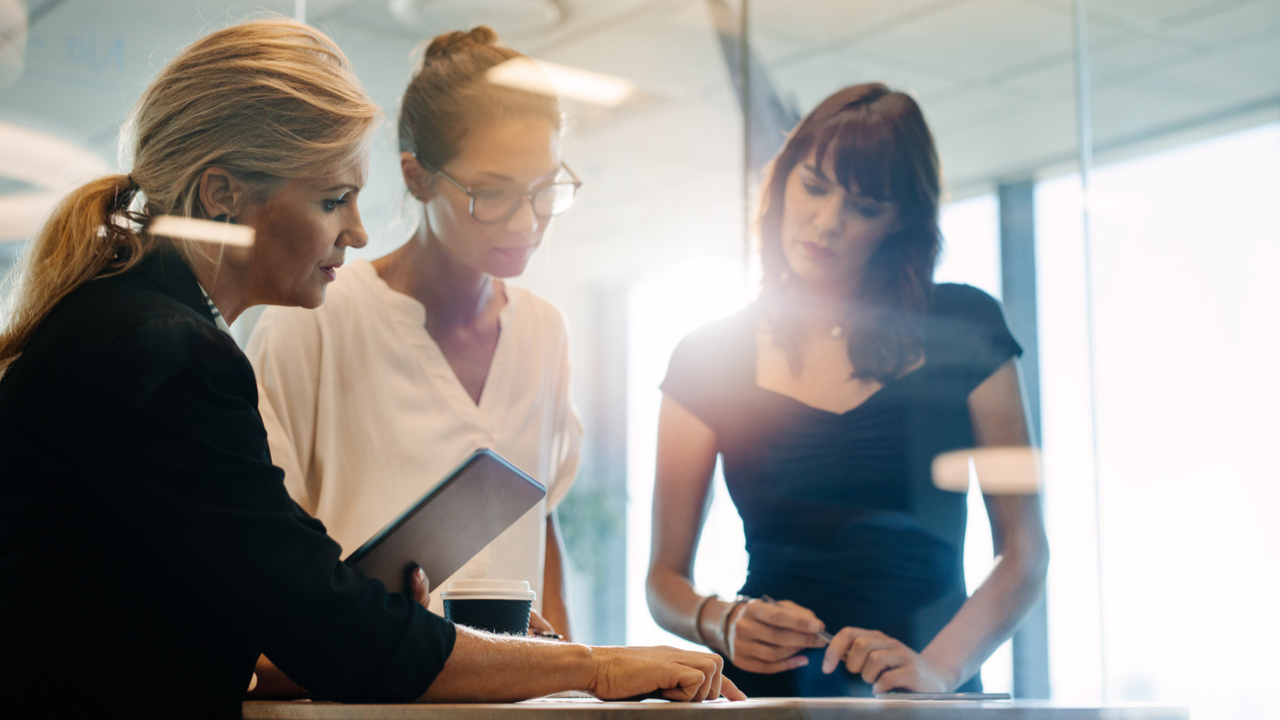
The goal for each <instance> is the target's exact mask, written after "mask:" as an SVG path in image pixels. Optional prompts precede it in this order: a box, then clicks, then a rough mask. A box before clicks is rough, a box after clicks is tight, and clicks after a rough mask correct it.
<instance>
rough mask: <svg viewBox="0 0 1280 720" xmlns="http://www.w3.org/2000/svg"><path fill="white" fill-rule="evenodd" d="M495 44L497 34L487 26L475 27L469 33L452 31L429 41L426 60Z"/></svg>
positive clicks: (496, 42)
mask: <svg viewBox="0 0 1280 720" xmlns="http://www.w3.org/2000/svg"><path fill="white" fill-rule="evenodd" d="M497 44H498V33H496V32H494V31H493V29H492V28H490V27H489V26H488V25H477V26H475V27H473V28H471V30H470V32H462V31H461V30H454V31H453V32H447V33H444V34H443V35H437V36H435V38H434V39H432V40H431V44H430V45H428V46H427V53H426V59H427V60H434V59H435V58H441V57H448V56H450V55H453V54H454V53H458V52H465V51H466V50H467V49H468V48H471V47H476V46H484V45H497Z"/></svg>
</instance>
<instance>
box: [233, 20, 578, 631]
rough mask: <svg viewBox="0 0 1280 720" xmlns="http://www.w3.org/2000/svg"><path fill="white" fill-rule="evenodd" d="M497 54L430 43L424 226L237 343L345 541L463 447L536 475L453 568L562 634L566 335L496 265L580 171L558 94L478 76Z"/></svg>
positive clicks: (568, 459) (570, 458)
mask: <svg viewBox="0 0 1280 720" xmlns="http://www.w3.org/2000/svg"><path fill="white" fill-rule="evenodd" d="M510 61H517V62H520V61H526V60H524V59H523V56H521V55H520V54H519V53H517V52H516V51H514V50H511V49H510V48H505V47H501V46H499V45H498V44H497V36H496V35H495V34H494V33H493V31H492V30H490V29H489V28H487V27H483V26H482V27H477V28H475V29H473V30H471V31H470V32H451V33H446V34H444V35H440V36H439V37H437V38H435V39H434V40H432V42H431V43H430V44H429V46H428V47H427V49H426V51H425V53H424V54H423V58H422V62H421V66H420V67H419V68H418V71H417V72H416V73H415V75H414V78H413V80H412V81H411V82H410V83H409V87H408V89H407V90H406V91H405V94H404V100H403V102H402V104H401V109H400V127H399V131H400V149H401V157H400V161H401V168H402V170H403V174H404V180H405V184H406V185H407V186H408V188H409V190H410V192H412V193H413V196H414V198H415V199H416V200H417V201H418V203H420V205H419V207H420V208H421V210H420V212H421V214H422V221H421V222H420V223H419V224H418V227H417V229H416V230H415V232H414V233H413V235H412V237H410V238H409V240H408V241H407V242H405V243H404V244H403V245H401V246H400V247H399V248H397V249H396V250H394V251H392V252H391V253H390V254H389V255H386V256H384V257H381V258H378V259H376V260H374V261H373V262H368V261H365V260H357V261H355V262H353V263H350V264H349V265H348V266H347V267H344V268H343V269H342V270H341V271H340V272H339V273H338V279H337V282H335V283H334V286H333V292H332V297H331V298H330V300H329V302H327V303H326V304H325V306H324V307H323V308H321V309H320V310H319V311H318V312H306V311H303V310H299V309H296V308H272V309H269V310H268V311H267V312H266V313H264V314H263V317H262V319H261V320H260V321H259V323H258V326H257V327H256V328H255V330H254V334H253V338H252V340H251V341H250V343H249V347H248V350H247V352H248V355H249V358H250V360H252V362H253V364H254V369H255V370H256V371H257V373H258V381H259V383H260V384H261V393H260V394H261V399H260V406H261V409H262V415H263V419H264V421H265V423H266V426H267V437H268V438H269V440H270V442H271V454H272V457H274V458H275V459H276V462H278V463H279V464H280V467H282V468H284V470H285V486H286V487H288V488H289V492H290V494H292V495H293V497H294V499H296V500H297V501H298V504H300V505H302V507H303V508H305V509H306V510H307V512H309V513H311V514H313V515H314V516H315V517H317V518H319V519H320V520H322V521H323V522H324V524H325V526H326V527H328V528H329V532H330V533H331V534H332V535H333V537H334V538H335V539H336V540H338V542H340V543H341V544H342V546H343V547H344V548H346V549H347V550H353V549H355V548H357V547H359V546H360V544H361V543H363V542H364V541H365V540H366V539H368V538H369V537H370V536H372V535H373V534H374V533H375V532H377V530H378V529H379V528H381V527H382V526H384V525H386V524H387V523H388V522H390V521H391V520H392V519H393V518H395V517H396V516H397V515H399V514H400V512H401V511H402V510H403V509H404V507H405V506H406V505H408V504H409V503H410V502H412V501H413V500H414V499H415V498H417V497H418V496H420V495H422V493H423V492H425V491H426V490H427V489H428V488H429V487H430V486H431V484H432V483H434V482H436V481H438V480H440V479H441V478H442V477H443V476H444V475H445V474H446V473H447V472H448V471H449V470H450V469H451V468H452V467H453V466H455V465H457V463H458V462H459V461H461V460H462V459H463V458H465V457H466V456H467V455H468V454H470V453H471V452H472V451H473V450H475V449H476V448H480V447H488V448H492V449H493V450H496V451H497V452H498V453H500V454H501V455H503V456H504V457H506V458H507V459H508V460H510V461H511V462H513V463H515V464H516V465H517V466H519V467H520V468H521V469H523V470H525V471H526V472H528V473H529V474H530V475H532V476H533V477H534V478H535V479H537V480H538V481H539V482H541V483H542V484H543V485H545V486H546V487H547V500H546V502H544V503H539V505H538V507H535V508H534V509H532V510H530V511H529V512H528V513H527V514H526V515H525V516H524V517H523V518H521V519H520V520H518V521H517V522H516V523H515V524H514V525H512V527H511V528H509V529H508V530H507V531H506V532H504V533H503V534H502V535H501V536H500V537H499V538H498V539H497V540H495V541H494V542H493V543H491V544H490V545H489V546H488V547H487V548H485V549H484V550H483V551H482V552H481V553H480V554H479V555H478V556H477V557H476V558H474V559H473V560H471V561H470V562H468V563H467V565H466V566H464V567H463V568H462V569H461V570H459V571H458V573H457V574H456V575H455V576H454V577H455V579H460V578H497V579H507V580H526V581H528V583H529V585H530V586H531V587H532V588H533V589H534V590H535V591H536V592H537V600H536V601H535V602H534V610H535V613H534V615H533V616H532V618H531V629H533V628H538V629H540V630H541V631H542V632H544V633H555V634H559V635H562V636H569V634H570V631H569V621H568V612H567V610H566V607H565V602H564V588H563V584H564V583H563V579H562V578H563V573H562V572H561V567H562V557H563V555H562V550H561V542H560V537H559V534H558V532H557V530H556V521H555V514H554V513H555V506H556V504H557V503H558V502H559V501H560V500H561V499H562V498H564V496H565V495H566V494H567V493H568V492H569V486H570V484H571V483H572V482H573V479H574V473H575V472H576V471H577V468H578V456H579V451H580V449H581V445H582V424H581V423H580V422H579V420H578V415H577V413H576V412H575V411H574V408H573V404H572V402H571V401H570V397H569V338H568V333H567V331H566V329H565V323H564V319H563V318H562V317H561V316H560V312H559V311H558V310H557V309H556V308H555V306H553V305H552V304H551V303H549V302H547V301H546V300H544V299H542V298H541V297H539V296H538V295H536V294H534V293H533V292H530V291H529V290H527V289H524V288H521V287H517V286H513V285H511V284H509V283H508V282H507V280H508V279H510V278H513V277H515V276H518V275H519V274H520V273H522V272H524V269H525V267H526V266H527V265H528V263H529V261H530V260H531V259H532V257H533V254H534V253H535V252H536V251H537V249H538V247H539V246H540V245H541V243H542V240H543V237H544V235H545V233H546V231H547V227H548V226H549V225H550V224H551V222H552V216H553V215H555V214H557V213H560V212H563V211H564V210H566V209H568V207H569V205H570V204H571V203H572V201H573V198H574V193H575V192H576V190H577V187H578V181H577V180H576V178H575V177H574V176H573V174H572V173H571V172H570V171H569V170H568V168H567V166H566V165H564V163H563V162H562V161H561V156H560V132H561V127H560V125H561V122H560V117H561V113H560V105H559V102H558V101H557V100H556V98H555V97H554V95H546V94H536V93H529V92H523V91H519V90H514V89H509V88H503V87H499V86H496V85H493V84H490V83H488V82H486V81H485V73H486V72H487V71H488V70H489V69H490V68H493V67H495V66H497V65H499V64H500V63H504V62H510ZM431 580H432V582H433V583H434V584H436V585H443V583H444V580H445V578H431ZM431 608H432V609H433V610H436V611H437V612H439V611H441V609H442V603H441V601H440V598H439V596H438V594H435V595H433V596H432V599H431ZM538 612H541V613H542V615H543V616H545V618H546V619H547V620H548V621H549V625H548V624H546V623H542V624H541V627H540V628H539V619H540V618H539V617H538V615H537V613H538ZM534 631H535V632H537V630H534Z"/></svg>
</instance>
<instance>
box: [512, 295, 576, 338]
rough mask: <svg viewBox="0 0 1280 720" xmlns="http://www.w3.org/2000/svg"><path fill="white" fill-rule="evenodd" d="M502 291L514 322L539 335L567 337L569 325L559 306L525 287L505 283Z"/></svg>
mask: <svg viewBox="0 0 1280 720" xmlns="http://www.w3.org/2000/svg"><path fill="white" fill-rule="evenodd" d="M503 289H504V291H505V292H506V294H507V302H508V303H509V304H510V307H511V309H512V314H513V315H514V318H515V321H516V322H519V323H527V324H528V325H529V326H531V327H532V328H534V329H535V330H537V331H539V332H541V333H549V334H551V335H554V336H559V337H568V334H569V324H568V321H567V320H565V316H564V312H562V311H561V310H560V306H558V305H556V304H555V303H554V302H552V301H551V300H550V299H548V298H547V297H545V296H543V295H541V294H539V293H537V292H535V291H534V290H531V289H529V288H527V287H523V286H520V285H512V284H510V283H505V284H504V285H503Z"/></svg>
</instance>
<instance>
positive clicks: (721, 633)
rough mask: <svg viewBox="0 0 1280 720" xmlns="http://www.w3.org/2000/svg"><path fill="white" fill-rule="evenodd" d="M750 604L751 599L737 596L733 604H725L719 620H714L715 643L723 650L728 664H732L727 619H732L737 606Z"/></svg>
mask: <svg viewBox="0 0 1280 720" xmlns="http://www.w3.org/2000/svg"><path fill="white" fill-rule="evenodd" d="M748 602H751V598H749V597H747V596H746V595H739V596H737V597H735V598H734V599H733V602H731V603H727V604H725V606H724V610H721V611H720V618H719V619H718V620H716V641H717V642H718V644H719V645H720V649H723V650H724V652H725V656H726V657H728V658H729V662H733V648H731V647H729V619H730V618H732V617H733V611H734V610H737V609H738V607H739V606H741V605H744V604H746V603H748Z"/></svg>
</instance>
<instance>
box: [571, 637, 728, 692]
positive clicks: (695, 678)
mask: <svg viewBox="0 0 1280 720" xmlns="http://www.w3.org/2000/svg"><path fill="white" fill-rule="evenodd" d="M591 660H592V664H593V666H594V669H595V672H594V679H593V680H592V681H591V683H590V684H589V685H588V687H587V692H589V693H591V694H592V695H595V696H596V697H598V698H600V699H601V700H621V699H623V698H632V697H639V696H644V695H650V694H657V695H658V696H660V697H663V698H666V699H667V700H676V701H680V702H702V701H703V700H715V699H716V698H718V697H721V696H723V697H725V698H728V699H729V700H745V699H747V696H746V695H743V694H742V692H741V691H740V690H738V688H737V687H735V686H734V684H733V682H731V681H730V680H729V678H726V677H725V676H724V675H723V674H722V671H723V669H724V661H723V660H722V659H720V656H719V655H713V654H711V653H701V652H691V651H688V650H677V649H675V648H672V647H645V648H627V647H593V648H591Z"/></svg>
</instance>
